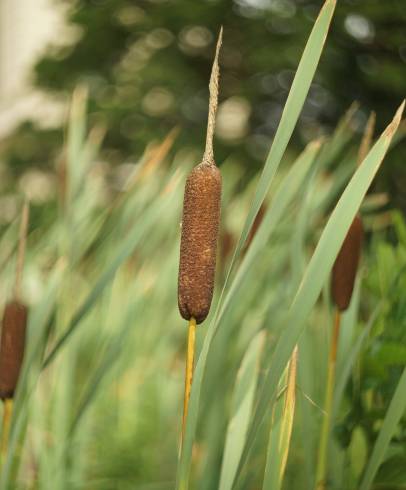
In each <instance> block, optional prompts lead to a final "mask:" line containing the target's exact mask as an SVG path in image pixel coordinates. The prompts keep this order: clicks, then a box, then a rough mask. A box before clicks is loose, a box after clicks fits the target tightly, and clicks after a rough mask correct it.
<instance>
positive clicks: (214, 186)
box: [178, 161, 221, 323]
mask: <svg viewBox="0 0 406 490" xmlns="http://www.w3.org/2000/svg"><path fill="white" fill-rule="evenodd" d="M220 206H221V174H220V171H219V169H218V168H217V167H216V165H214V164H210V163H206V162H204V161H203V163H201V164H200V165H198V166H197V167H195V168H194V169H193V170H192V172H191V173H190V174H189V176H188V178H187V180H186V186H185V196H184V201H183V216H182V235H181V242H180V262H179V278H178V306H179V311H180V314H181V316H182V317H183V318H184V319H185V320H190V318H192V317H193V318H195V320H196V323H201V322H203V321H204V319H205V318H206V317H207V315H208V313H209V310H210V305H211V300H212V297H213V288H214V276H215V269H216V250H217V240H218V233H219V223H220Z"/></svg>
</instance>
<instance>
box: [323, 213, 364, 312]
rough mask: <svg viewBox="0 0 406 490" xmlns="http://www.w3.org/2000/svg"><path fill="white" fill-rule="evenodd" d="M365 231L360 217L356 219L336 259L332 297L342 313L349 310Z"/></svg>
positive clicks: (332, 277)
mask: <svg viewBox="0 0 406 490" xmlns="http://www.w3.org/2000/svg"><path fill="white" fill-rule="evenodd" d="M363 236H364V230H363V226H362V220H361V217H360V216H359V215H357V216H356V217H355V218H354V221H353V222H352V224H351V226H350V228H349V230H348V232H347V236H346V237H345V240H344V242H343V244H342V246H341V250H340V252H339V254H338V256H337V258H336V261H335V263H334V266H333V271H332V276H331V297H332V300H333V303H334V304H335V305H336V306H337V308H338V309H339V310H340V311H344V310H346V309H347V308H348V306H349V304H350V301H351V297H352V291H353V289H354V283H355V277H356V275H357V268H358V263H359V259H360V256H361V248H362V241H363Z"/></svg>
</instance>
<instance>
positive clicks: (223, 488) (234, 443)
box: [219, 331, 265, 490]
mask: <svg viewBox="0 0 406 490" xmlns="http://www.w3.org/2000/svg"><path fill="white" fill-rule="evenodd" d="M264 337H265V332H263V331H261V332H259V333H258V334H257V335H256V336H255V337H254V338H253V339H252V341H251V343H250V345H249V347H248V349H247V351H246V353H245V355H244V358H243V360H242V363H241V367H240V369H239V371H238V375H237V379H236V383H235V388H234V394H233V401H232V409H231V410H232V416H231V419H230V422H229V424H228V428H227V436H226V442H225V447H224V456H223V462H222V466H221V476H220V485H219V490H230V489H231V486H232V483H233V480H234V476H235V472H236V471H237V467H238V461H239V460H240V457H241V453H242V450H243V447H244V441H245V437H246V434H247V430H248V425H249V421H250V418H251V413H252V409H253V403H254V395H255V389H256V386H257V380H258V375H259V359H260V355H261V350H262V346H263V343H264Z"/></svg>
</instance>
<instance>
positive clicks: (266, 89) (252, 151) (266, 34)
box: [32, 0, 406, 193]
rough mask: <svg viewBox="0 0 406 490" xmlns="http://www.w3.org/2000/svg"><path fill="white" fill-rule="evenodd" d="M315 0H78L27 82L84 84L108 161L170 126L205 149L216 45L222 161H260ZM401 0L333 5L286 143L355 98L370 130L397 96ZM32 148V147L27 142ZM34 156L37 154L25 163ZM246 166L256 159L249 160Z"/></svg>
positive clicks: (405, 34) (326, 122) (401, 77)
mask: <svg viewBox="0 0 406 490" xmlns="http://www.w3.org/2000/svg"><path fill="white" fill-rule="evenodd" d="M321 5H322V1H321V0H317V1H315V0H199V1H193V2H192V1H190V0H139V1H137V2H131V1H128V0H78V1H76V2H74V4H73V5H72V6H70V7H69V14H68V19H67V22H68V23H69V24H70V25H72V26H74V27H75V28H76V30H77V36H76V37H75V41H74V42H72V44H71V45H69V46H65V47H63V48H52V47H50V49H49V50H48V52H47V54H46V56H45V57H43V58H42V59H41V60H39V61H38V63H37V65H36V67H35V83H36V84H37V85H38V86H39V87H41V88H43V89H46V90H50V91H53V92H55V93H69V92H70V91H71V90H72V89H73V88H74V87H75V86H76V85H77V84H78V83H80V82H85V83H86V84H88V86H89V89H90V101H91V106H90V107H91V114H92V116H91V117H92V119H93V120H101V121H102V122H103V123H105V124H106V125H107V127H108V136H107V140H106V146H107V147H108V148H110V149H112V150H114V152H113V153H111V155H114V156H115V158H116V159H117V161H120V160H122V159H123V158H127V157H128V156H129V155H135V156H137V155H140V154H141V153H142V151H143V149H144V148H145V145H146V144H147V143H148V142H149V141H150V140H151V139H156V138H162V137H163V136H164V135H165V134H167V133H168V131H169V130H170V129H172V128H173V127H174V126H176V125H179V126H180V129H181V133H180V136H179V138H178V142H177V144H179V145H194V146H196V145H197V146H200V147H203V144H204V131H205V125H206V118H207V101H208V90H207V84H208V79H209V74H210V67H211V62H212V56H213V50H214V42H215V39H216V36H217V33H218V30H219V27H220V25H223V26H224V46H223V50H222V54H221V71H222V73H221V87H220V89H221V94H220V102H223V106H222V107H220V120H219V127H218V134H217V136H218V137H217V141H216V154H217V158H218V160H219V161H221V160H222V159H223V158H225V157H226V156H228V155H229V154H232V153H234V154H238V155H239V156H240V158H241V160H242V161H244V163H246V164H247V165H248V164H249V166H251V167H253V168H255V162H261V161H263V158H264V155H265V153H266V151H267V149H268V148H269V144H270V142H271V140H272V136H273V133H274V131H275V129H276V126H277V123H278V120H279V117H280V114H281V111H282V108H283V104H284V101H285V100H286V96H287V93H288V90H289V88H290V84H291V81H292V77H293V70H294V69H295V67H296V66H297V62H298V60H299V58H300V54H301V52H302V50H303V48H304V44H305V41H306V39H307V37H308V34H309V32H310V30H311V27H312V24H313V22H314V19H315V17H316V15H317V12H318V11H319V9H320V7H321ZM405 23H406V9H405V5H404V0H388V1H387V2H382V1H380V0H368V2H366V1H361V0H340V1H339V3H338V5H337V9H336V14H335V17H334V20H333V24H332V28H331V33H330V36H329V39H328V42H327V46H326V49H325V51H324V53H323V56H322V60H321V63H320V66H319V68H318V72H317V76H316V79H315V83H314V84H313V86H312V88H311V91H310V95H309V97H308V100H307V102H306V105H305V107H304V110H303V113H302V116H301V119H300V124H299V127H298V129H297V131H296V133H295V144H296V145H298V146H302V145H303V144H304V143H305V142H306V141H307V140H308V139H309V138H310V137H313V136H315V134H318V133H320V132H324V130H325V128H327V129H328V128H329V126H331V125H334V124H335V123H336V122H337V119H338V117H339V116H341V115H342V113H343V112H344V111H345V109H346V108H347V107H348V106H349V105H350V104H351V103H352V102H353V101H354V100H358V101H359V102H360V104H361V108H362V111H360V118H361V122H362V119H365V118H366V117H367V115H368V112H369V111H370V110H375V111H376V113H377V121H378V129H381V128H382V127H383V125H385V124H386V123H387V122H388V120H389V118H390V116H391V114H392V113H393V111H394V109H395V107H396V106H397V105H398V104H399V102H400V100H401V99H402V98H403V97H404V95H405V80H406V30H405ZM32 151H33V153H34V154H35V152H37V151H40V150H39V149H38V148H37V147H36V145H35V144H34V145H32ZM34 159H35V158H34ZM252 164H254V165H252ZM400 167H401V164H400V157H399V155H396V152H394V154H393V156H392V160H391V172H390V174H392V173H393V172H395V173H396V174H397V178H396V179H394V180H393V179H392V178H391V175H387V176H386V180H387V183H386V185H389V186H390V190H391V192H394V193H396V188H397V187H398V186H399V185H400V184H401V183H403V185H406V182H405V180H404V179H405V172H404V170H403V171H402V170H401V168H400Z"/></svg>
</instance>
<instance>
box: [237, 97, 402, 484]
mask: <svg viewBox="0 0 406 490" xmlns="http://www.w3.org/2000/svg"><path fill="white" fill-rule="evenodd" d="M403 108H404V102H403V103H402V105H401V107H400V108H399V109H398V111H397V112H396V115H395V117H394V119H393V121H392V122H391V123H390V124H389V126H388V127H387V128H386V130H385V131H384V133H383V134H382V135H381V137H380V138H379V140H378V141H377V142H376V144H375V145H374V146H373V148H372V149H371V151H370V152H369V153H368V156H367V157H366V158H365V160H364V162H363V163H362V165H361V166H360V167H359V168H358V169H357V171H356V172H355V174H354V176H353V178H352V179H351V181H350V182H349V184H348V185H347V187H346V189H345V191H344V192H343V194H342V196H341V198H340V200H339V202H338V204H337V206H336V207H335V209H334V211H333V213H332V215H331V217H330V219H329V220H328V223H327V225H326V226H325V228H324V230H323V233H322V235H321V238H320V240H319V242H318V244H317V247H316V250H315V252H314V254H313V256H312V258H311V261H310V263H309V265H308V267H307V269H306V272H305V274H304V277H303V279H302V282H301V284H300V285H299V288H298V291H297V293H296V296H295V298H294V300H293V302H292V305H291V307H290V309H289V311H288V313H287V315H286V319H285V322H284V325H285V326H286V328H285V330H284V332H283V334H282V335H281V337H280V339H279V341H278V344H277V346H276V349H275V354H274V357H273V359H272V361H271V364H270V367H269V370H268V374H267V376H266V380H265V382H264V387H263V390H262V393H261V395H260V400H259V403H258V407H257V409H256V413H255V415H254V418H253V421H252V424H251V427H250V431H249V434H248V437H247V444H246V447H245V450H244V453H243V455H242V458H241V463H240V471H241V469H242V466H243V465H244V463H245V462H246V460H247V458H248V453H249V450H250V448H251V446H252V444H253V442H254V439H255V437H256V435H257V433H258V431H259V428H260V426H261V423H262V421H263V419H264V417H265V414H266V412H267V410H269V407H270V406H271V404H272V403H273V401H274V400H275V396H276V392H277V387H278V383H279V379H280V377H281V376H282V373H283V371H284V369H285V366H286V364H287V362H288V360H289V358H290V356H291V354H292V352H293V349H294V347H295V345H296V344H297V342H298V340H299V338H300V335H301V333H302V331H303V329H304V328H305V325H306V319H307V316H308V315H309V313H310V311H311V309H312V308H313V306H314V304H315V303H316V301H317V298H318V297H319V295H320V292H321V290H322V288H323V284H324V283H325V281H326V280H327V278H328V275H329V273H330V270H331V268H332V266H333V264H334V260H335V258H336V256H337V254H338V252H339V250H340V247H341V245H342V242H343V241H344V238H345V235H346V233H347V230H348V228H349V226H350V224H351V223H352V221H353V219H354V216H355V214H356V213H357V211H358V209H359V207H360V205H361V202H362V199H363V197H364V195H365V194H366V192H367V190H368V188H369V186H370V185H371V183H372V180H373V178H374V176H375V174H376V172H377V171H378V169H379V167H380V164H381V163H382V160H383V158H384V156H385V154H386V152H387V150H388V148H389V145H390V142H391V140H392V138H393V135H394V134H395V132H396V130H397V128H398V126H399V122H400V119H401V115H402V112H403ZM237 475H238V474H237Z"/></svg>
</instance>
